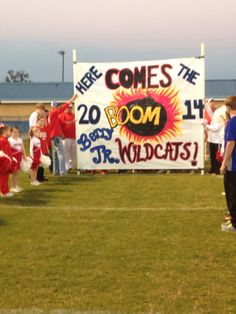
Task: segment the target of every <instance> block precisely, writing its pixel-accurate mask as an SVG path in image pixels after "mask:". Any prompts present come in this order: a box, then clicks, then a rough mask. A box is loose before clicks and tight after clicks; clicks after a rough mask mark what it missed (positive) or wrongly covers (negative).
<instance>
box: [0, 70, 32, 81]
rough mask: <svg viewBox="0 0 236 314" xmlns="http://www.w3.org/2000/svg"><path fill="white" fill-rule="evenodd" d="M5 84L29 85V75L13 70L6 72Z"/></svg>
mask: <svg viewBox="0 0 236 314" xmlns="http://www.w3.org/2000/svg"><path fill="white" fill-rule="evenodd" d="M5 82H8V83H20V82H24V83H29V82H31V81H30V79H29V73H27V72H26V71H24V70H23V71H14V70H8V71H7V76H6V77H5Z"/></svg>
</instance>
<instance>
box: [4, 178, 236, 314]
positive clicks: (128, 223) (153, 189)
mask: <svg viewBox="0 0 236 314" xmlns="http://www.w3.org/2000/svg"><path fill="white" fill-rule="evenodd" d="M49 178H50V181H49V182H48V183H46V184H44V185H42V186H40V187H31V186H30V185H29V183H28V179H27V177H26V175H22V177H21V184H22V186H23V187H24V188H25V190H24V192H22V193H21V194H19V195H17V196H15V197H14V198H12V199H0V309H2V310H0V314H2V313H50V312H51V311H52V312H51V313H77V311H78V313H84V312H88V313H221V314H222V313H236V297H235V295H234V293H235V291H236V281H235V273H236V254H235V245H236V234H229V233H223V232H222V231H221V230H220V224H221V222H222V219H223V215H224V213H225V211H224V209H225V201H224V197H222V195H221V192H222V191H223V182H222V181H223V180H222V178H220V177H212V176H209V175H205V176H201V175H199V174H195V175H190V174H169V175H166V174H162V175H160V174H125V175H118V174H111V175H107V176H99V175H96V176H89V175H81V176H79V177H78V176H76V175H70V176H68V177H63V178H58V177H52V176H50V177H49ZM19 309H22V310H21V311H19V312H18V310H19ZM56 309H57V310H58V311H54V310H56ZM11 310H14V311H11Z"/></svg>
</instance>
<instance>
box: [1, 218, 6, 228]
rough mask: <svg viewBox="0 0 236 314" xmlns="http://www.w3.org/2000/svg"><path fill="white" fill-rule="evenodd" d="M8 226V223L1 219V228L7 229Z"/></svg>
mask: <svg viewBox="0 0 236 314" xmlns="http://www.w3.org/2000/svg"><path fill="white" fill-rule="evenodd" d="M6 226H8V222H7V221H6V220H4V219H0V227H6Z"/></svg>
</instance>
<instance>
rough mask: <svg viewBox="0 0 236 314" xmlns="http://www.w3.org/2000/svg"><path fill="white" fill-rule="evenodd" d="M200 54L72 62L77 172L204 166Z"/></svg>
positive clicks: (202, 64)
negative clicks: (125, 60)
mask: <svg viewBox="0 0 236 314" xmlns="http://www.w3.org/2000/svg"><path fill="white" fill-rule="evenodd" d="M204 71H205V69H204V58H185V59H173V60H161V61H140V62H122V63H75V64H74V87H75V92H76V93H77V94H78V95H79V98H78V101H77V103H76V119H77V125H76V132H77V153H78V169H88V170H89V169H91V170H92V169H108V170H109V169H202V168H204V128H203V126H202V119H203V109H204V103H203V102H204V98H205V95H204V84H205V77H204Z"/></svg>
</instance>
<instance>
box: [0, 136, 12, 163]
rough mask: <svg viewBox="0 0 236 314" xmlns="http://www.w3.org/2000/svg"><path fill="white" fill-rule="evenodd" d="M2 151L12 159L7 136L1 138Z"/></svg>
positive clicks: (0, 148)
mask: <svg viewBox="0 0 236 314" xmlns="http://www.w3.org/2000/svg"><path fill="white" fill-rule="evenodd" d="M0 150H2V151H3V152H4V153H5V154H6V155H8V156H9V157H10V158H11V159H12V152H11V145H10V143H9V141H8V139H7V138H6V136H0Z"/></svg>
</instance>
